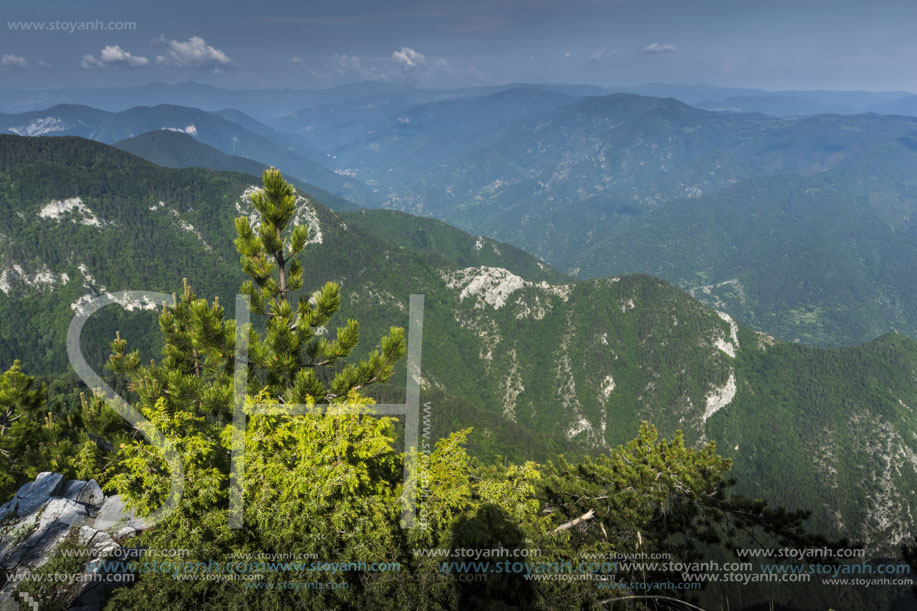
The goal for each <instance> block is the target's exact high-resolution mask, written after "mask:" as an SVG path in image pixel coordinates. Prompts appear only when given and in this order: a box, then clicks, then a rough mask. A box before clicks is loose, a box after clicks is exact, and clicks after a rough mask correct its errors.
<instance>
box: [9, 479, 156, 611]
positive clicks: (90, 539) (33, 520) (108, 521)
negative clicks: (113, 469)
mask: <svg viewBox="0 0 917 611" xmlns="http://www.w3.org/2000/svg"><path fill="white" fill-rule="evenodd" d="M0 520H2V525H0V567H2V569H4V570H5V571H8V581H7V582H6V583H5V584H4V586H3V589H2V590H0V607H2V608H4V609H6V608H15V606H12V607H11V606H10V603H11V602H12V601H13V600H14V595H15V592H16V586H17V584H19V583H20V582H21V581H22V579H24V578H25V577H26V576H28V574H29V573H30V572H31V571H32V570H34V569H36V568H38V567H40V566H41V565H43V564H45V563H46V562H47V561H48V560H51V558H53V557H54V556H55V554H56V553H57V548H58V546H59V545H60V544H61V543H62V542H63V541H64V540H65V539H67V538H68V536H69V535H70V534H71V533H76V534H77V537H76V539H77V541H78V542H79V543H80V544H82V545H84V546H85V548H86V550H87V552H88V554H87V556H86V557H85V560H86V564H85V566H84V568H83V573H84V575H87V574H88V573H91V572H94V571H95V570H98V565H99V564H100V563H101V562H102V560H103V559H104V558H105V557H107V556H111V555H116V554H117V553H118V552H119V551H120V550H121V545H119V544H118V543H117V542H116V541H115V537H117V538H119V539H122V538H125V537H129V536H131V535H133V534H136V533H137V532H138V531H141V530H143V529H145V528H147V526H148V525H147V524H146V523H145V522H144V521H143V520H142V519H141V518H138V517H136V516H135V515H134V513H133V512H130V511H128V510H126V509H125V507H124V503H123V502H122V501H121V499H120V497H118V496H112V497H106V496H105V495H104V494H103V492H102V489H101V488H100V487H99V485H98V484H97V483H96V482H95V480H89V481H88V482H87V481H82V480H69V481H68V480H65V479H64V477H63V475H61V474H59V473H51V472H44V473H39V474H38V477H36V478H35V480H34V481H32V482H28V483H26V484H23V486H22V487H21V488H20V489H19V491H18V492H17V493H16V496H14V497H13V498H12V499H11V500H10V501H8V502H6V503H4V504H3V505H2V506H0ZM77 577H78V576H77ZM75 583H84V582H82V581H76V582H75ZM92 583H93V582H91V581H90V580H86V581H85V583H84V585H81V586H80V587H79V588H77V589H76V590H74V592H73V596H74V598H75V599H76V600H77V601H82V602H85V603H87V604H88V605H89V607H88V608H100V607H99V606H98V604H93V603H100V602H101V601H100V600H99V601H96V600H95V599H93V598H92V592H93V590H92V588H93V586H92V585H91V584H92ZM79 606H80V605H78V606H77V607H71V608H78V607H79Z"/></svg>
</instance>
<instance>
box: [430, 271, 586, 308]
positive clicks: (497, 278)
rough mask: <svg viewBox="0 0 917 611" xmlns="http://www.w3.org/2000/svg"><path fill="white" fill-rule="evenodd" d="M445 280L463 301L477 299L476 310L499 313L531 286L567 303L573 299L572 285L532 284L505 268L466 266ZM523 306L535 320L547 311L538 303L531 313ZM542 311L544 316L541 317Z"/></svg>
mask: <svg viewBox="0 0 917 611" xmlns="http://www.w3.org/2000/svg"><path fill="white" fill-rule="evenodd" d="M442 278H443V280H444V281H445V282H446V286H447V287H449V288H451V289H459V290H460V291H461V292H460V293H459V299H460V300H462V301H464V300H465V299H468V298H473V299H476V303H475V308H483V307H484V306H485V305H489V306H491V307H492V308H494V309H495V310H499V309H500V308H502V307H503V306H505V305H506V303H507V301H508V300H509V298H510V296H512V294H513V293H515V292H516V291H518V290H519V289H521V288H525V287H529V286H534V287H537V288H539V289H541V290H543V291H545V292H546V293H548V294H551V295H556V296H558V297H560V298H562V299H563V300H564V301H566V300H567V298H568V297H569V296H570V286H569V285H551V284H548V283H547V282H538V283H535V282H529V281H528V280H524V279H523V278H521V277H519V276H517V275H516V274H514V273H512V272H511V271H509V270H507V269H504V268H502V267H487V266H481V267H466V268H464V269H460V270H456V271H453V272H445V273H443V274H442ZM536 301H537V300H536ZM519 305H520V306H521V307H522V308H523V311H525V313H526V314H532V315H533V316H535V318H541V317H543V316H544V309H543V308H542V307H541V306H540V304H538V303H536V304H533V307H532V308H529V309H528V310H525V307H526V306H525V304H522V303H520V304H519ZM539 312H540V315H539V314H538V313H539ZM517 318H519V317H518V316H517Z"/></svg>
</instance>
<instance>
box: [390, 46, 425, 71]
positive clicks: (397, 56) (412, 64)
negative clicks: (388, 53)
mask: <svg viewBox="0 0 917 611" xmlns="http://www.w3.org/2000/svg"><path fill="white" fill-rule="evenodd" d="M392 59H393V60H395V62H396V63H398V64H401V65H402V66H404V67H405V68H417V67H418V66H422V65H423V64H425V63H426V61H427V58H426V57H425V56H424V54H423V53H420V52H419V51H415V50H414V49H412V48H410V47H401V50H400V51H392Z"/></svg>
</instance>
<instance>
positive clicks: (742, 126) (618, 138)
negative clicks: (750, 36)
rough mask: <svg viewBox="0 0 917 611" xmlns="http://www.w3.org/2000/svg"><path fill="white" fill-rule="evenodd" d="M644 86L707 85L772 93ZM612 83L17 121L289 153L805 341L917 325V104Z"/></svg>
mask: <svg viewBox="0 0 917 611" xmlns="http://www.w3.org/2000/svg"><path fill="white" fill-rule="evenodd" d="M176 87H177V86H176ZM639 90H640V91H641V92H644V93H657V94H659V93H666V92H671V93H675V94H678V95H679V96H681V97H682V98H684V99H688V100H692V101H695V103H697V104H699V105H703V104H702V102H703V100H704V99H714V98H716V96H721V95H727V94H728V95H733V94H735V95H739V94H741V95H746V94H747V95H759V94H762V92H757V91H753V90H749V91H738V92H737V91H726V90H722V91H721V90H717V89H714V88H710V87H701V86H697V87H688V86H680V87H674V86H661V85H660V86H651V85H647V86H643V87H641V88H639ZM163 91H164V92H169V91H172V92H174V91H175V89H174V88H172V89H170V88H166V89H163ZM211 93H213V92H211ZM599 93H604V92H602V91H601V90H597V89H596V88H588V87H574V86H552V85H526V86H510V87H494V88H475V89H461V90H443V91H435V90H418V89H411V88H406V87H397V86H382V85H375V86H370V85H365V86H358V85H354V86H352V87H350V88H346V89H342V90H334V91H329V92H326V93H325V94H323V96H324V97H323V96H318V97H313V98H310V101H309V103H311V104H312V105H311V106H309V105H307V106H303V107H301V108H296V107H294V108H295V109H294V110H291V111H289V112H286V113H285V114H282V115H278V116H276V117H274V119H272V120H271V121H269V122H270V123H271V124H272V125H271V126H268V125H265V124H263V123H261V122H259V121H258V120H256V119H254V118H252V117H250V116H248V115H246V114H244V113H242V112H240V111H237V110H228V109H223V110H218V111H210V112H204V111H201V110H197V109H192V108H184V107H178V106H156V107H136V108H130V109H128V110H124V111H120V112H115V113H112V112H107V111H104V112H103V111H100V110H97V109H92V108H88V107H75V106H61V107H55V108H52V109H49V110H46V111H39V112H33V113H26V114H19V115H3V116H0V130H6V131H8V132H10V131H12V132H15V133H19V134H32V135H36V134H49V135H50V134H59V135H64V134H72V135H80V136H84V137H91V138H93V139H96V140H100V141H103V142H108V143H117V146H119V147H122V148H124V149H125V150H128V151H131V152H133V153H135V154H137V155H140V156H142V157H144V158H146V159H148V160H151V161H153V162H155V163H159V164H162V165H166V166H170V167H190V166H201V167H208V168H211V169H216V170H235V171H243V172H247V173H250V174H257V173H258V172H260V170H261V169H262V168H263V166H265V165H275V166H277V167H279V168H281V169H282V170H283V171H285V172H286V174H287V175H288V176H289V177H291V178H293V179H297V180H298V181H299V183H298V186H299V187H300V188H301V189H302V190H304V191H307V192H311V193H314V194H315V195H316V196H318V197H320V199H322V200H323V201H324V202H326V203H327V204H328V205H330V206H331V207H333V208H336V209H345V208H347V207H348V206H350V204H349V203H348V202H354V203H355V204H357V205H359V206H364V207H365V206H369V207H376V206H382V207H384V208H388V209H396V210H401V211H406V212H409V213H412V214H420V215H425V216H431V217H436V218H439V219H442V220H444V221H446V222H448V223H451V224H453V225H455V226H457V227H460V228H462V229H464V230H467V231H470V232H472V233H474V234H480V235H486V236H489V237H491V238H494V239H497V240H501V241H505V242H508V243H512V244H514V245H515V246H517V247H519V248H522V249H524V250H525V251H527V252H530V253H533V254H535V255H536V256H538V257H541V258H543V259H544V260H545V261H546V262H548V263H550V264H552V265H554V266H556V267H557V268H558V269H561V270H563V271H564V272H565V273H568V274H571V275H573V276H576V277H580V278H589V277H596V278H600V277H607V276H614V275H618V274H626V273H649V274H653V275H656V276H659V277H662V278H664V279H665V280H668V281H669V282H671V283H673V284H675V285H676V286H679V287H681V288H683V289H685V290H687V291H689V292H691V293H692V294H694V295H695V296H696V297H697V298H698V299H701V300H702V301H704V302H705V303H707V304H708V305H712V306H715V307H717V308H719V309H722V310H724V311H726V312H728V313H729V314H730V315H731V316H733V317H734V318H736V319H737V320H739V321H741V322H743V323H745V324H749V325H751V326H753V327H755V328H758V329H760V330H762V331H765V332H767V333H770V334H772V335H775V336H777V337H779V338H781V339H785V340H799V341H804V342H806V343H809V344H812V345H819V346H842V345H851V344H858V343H862V342H865V341H868V340H870V339H873V338H875V337H878V336H879V335H882V334H884V333H887V332H890V331H898V332H901V333H906V334H910V335H912V336H913V335H915V334H917V312H915V308H914V306H913V305H912V304H914V303H915V294H917V293H915V286H917V275H915V272H913V271H912V269H911V268H912V267H913V266H909V265H906V264H905V262H907V261H909V260H912V257H913V248H912V246H911V244H912V242H913V235H914V232H915V226H914V223H913V220H912V219H913V218H915V217H914V214H913V213H914V205H915V201H917V190H915V184H914V181H913V178H912V176H913V167H914V163H915V160H917V119H915V118H911V117H904V116H884V115H875V114H867V115H841V114H818V115H814V116H802V117H775V116H768V115H764V114H757V113H740V112H716V111H710V110H704V109H702V108H697V107H694V106H689V105H688V104H686V103H684V102H683V101H679V100H676V99H673V98H660V97H647V96H640V95H634V94H627V93H614V94H605V95H597V94H599ZM763 93H767V92H763ZM803 93H805V94H806V95H802V94H803ZM789 94H793V95H796V97H797V98H798V99H800V100H806V101H807V103H811V104H816V103H817V105H820V106H817V107H816V106H813V108H812V110H813V111H815V110H819V109H821V108H822V107H824V108H830V109H835V110H838V109H840V106H839V105H840V104H841V102H843V101H844V100H846V102H845V103H847V104H848V105H853V106H849V108H847V109H848V110H849V109H850V108H853V107H856V108H858V109H859V108H868V107H871V105H881V104H892V103H896V102H895V101H896V100H899V101H900V100H906V99H907V97H906V95H904V94H902V95H901V96H898V95H897V94H894V95H892V94H868V93H862V92H859V93H858V92H808V93H806V92H788V93H787V95H789ZM797 94H798V95H797ZM163 95H164V94H163ZM215 95H216V94H215ZM240 95H241V94H240ZM303 99H305V98H303ZM768 99H772V98H768ZM293 100H295V98H293ZM698 100H700V101H698ZM287 101H288V102H289V103H290V104H292V103H293V101H291V100H287ZM841 110H842V109H841ZM153 131H155V134H153V133H150V132H153ZM189 132H193V133H189ZM205 146H206V147H210V148H206V147H205ZM214 149H215V150H214ZM240 158H244V159H240ZM790 202H792V204H791V203H790ZM745 246H748V247H747V248H746V247H745ZM775 253H780V257H775Z"/></svg>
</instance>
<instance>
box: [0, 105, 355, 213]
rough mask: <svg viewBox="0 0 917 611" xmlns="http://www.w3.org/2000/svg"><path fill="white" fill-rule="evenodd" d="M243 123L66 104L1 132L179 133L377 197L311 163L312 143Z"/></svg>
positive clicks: (105, 136)
mask: <svg viewBox="0 0 917 611" xmlns="http://www.w3.org/2000/svg"><path fill="white" fill-rule="evenodd" d="M225 116H229V117H231V119H232V120H230V119H227V118H224V117H225ZM239 121H241V122H242V123H245V124H246V125H247V126H248V127H252V126H253V125H258V124H257V122H255V121H254V120H253V119H251V118H247V119H245V118H244V117H243V116H240V115H239V114H237V113H236V114H230V113H228V111H222V114H220V113H209V112H205V111H202V110H199V109H197V108H187V107H183V106H175V105H159V106H153V107H149V106H138V107H133V108H129V109H127V110H123V111H120V112H115V113H112V112H106V111H100V110H98V109H95V108H90V107H87V106H77V105H60V106H55V107H52V108H49V109H46V110H41V111H33V112H28V113H22V114H18V115H0V132H2V133H12V134H16V135H19V136H45V135H52V136H64V135H72V136H81V137H83V138H91V139H93V140H98V141H99V142H105V143H107V144H111V143H114V142H117V141H119V140H124V139H128V138H133V137H134V136H138V135H140V134H143V133H147V132H150V131H155V130H162V129H165V130H171V131H177V132H182V133H186V134H188V135H191V136H193V137H194V138H195V139H196V140H198V141H199V142H202V143H204V144H207V145H210V146H212V147H215V148H217V149H219V150H220V151H222V152H224V153H227V154H229V155H238V156H242V157H247V158H249V159H254V160H257V161H260V162H262V163H265V164H271V165H275V166H276V167H278V168H281V169H283V170H284V171H285V172H287V173H288V174H290V175H292V176H294V177H296V178H298V179H300V180H303V181H306V182H310V183H317V184H319V185H321V186H322V187H323V188H325V189H328V190H329V191H332V192H334V193H336V194H338V195H341V196H345V197H348V198H354V199H356V200H365V199H371V198H372V197H373V196H372V193H371V191H370V190H369V189H367V188H366V187H365V186H364V185H361V184H360V183H359V182H357V181H355V180H353V179H351V178H349V177H347V176H342V175H341V174H338V173H335V172H333V171H332V170H330V169H328V168H327V167H325V166H323V165H321V164H320V163H319V162H317V161H314V160H312V159H310V158H309V157H308V156H307V153H310V152H311V153H312V154H314V151H312V150H311V149H310V148H309V147H308V146H307V145H306V144H303V143H300V144H299V145H296V144H295V143H293V141H291V140H289V138H288V137H287V136H284V135H282V134H277V133H276V132H274V130H272V129H271V128H269V127H267V126H263V125H262V126H260V129H259V133H255V132H253V131H251V130H250V129H248V127H246V126H245V125H243V124H242V123H240V122H239ZM297 149H298V152H297Z"/></svg>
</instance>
